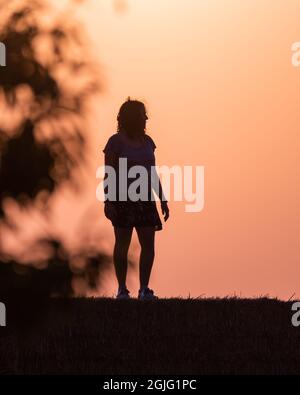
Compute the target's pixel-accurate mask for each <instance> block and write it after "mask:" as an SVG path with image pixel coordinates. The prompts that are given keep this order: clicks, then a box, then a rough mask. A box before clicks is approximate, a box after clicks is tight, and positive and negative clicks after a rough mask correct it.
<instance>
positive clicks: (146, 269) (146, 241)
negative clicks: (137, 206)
mask: <svg viewBox="0 0 300 395" xmlns="http://www.w3.org/2000/svg"><path fill="white" fill-rule="evenodd" d="M136 231H137V235H138V239H139V242H140V245H141V255H140V288H143V287H148V284H149V280H150V275H151V270H152V266H153V262H154V256H155V249H154V241H155V228H154V227H153V226H147V227H137V228H136Z"/></svg>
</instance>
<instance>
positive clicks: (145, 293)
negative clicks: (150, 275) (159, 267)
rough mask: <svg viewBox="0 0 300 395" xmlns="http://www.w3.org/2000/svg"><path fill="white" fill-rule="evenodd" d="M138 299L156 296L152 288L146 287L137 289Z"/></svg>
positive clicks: (155, 297)
mask: <svg viewBox="0 0 300 395" xmlns="http://www.w3.org/2000/svg"><path fill="white" fill-rule="evenodd" d="M138 298H139V300H156V299H158V297H157V296H156V295H154V292H153V290H152V289H150V288H148V287H146V288H143V289H140V290H139V296H138Z"/></svg>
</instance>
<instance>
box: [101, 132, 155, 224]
mask: <svg viewBox="0 0 300 395" xmlns="http://www.w3.org/2000/svg"><path fill="white" fill-rule="evenodd" d="M155 148H156V145H155V143H154V141H153V139H152V138H151V137H150V136H149V135H147V134H145V135H144V143H143V144H142V146H140V147H133V146H131V145H130V144H128V143H126V140H125V139H124V137H123V136H121V132H117V133H115V134H113V135H112V136H111V137H110V138H109V139H108V141H107V143H106V145H105V147H104V149H103V152H104V153H106V152H108V151H112V152H114V153H115V154H117V155H118V158H126V159H127V167H128V171H129V169H130V168H131V167H132V166H136V165H139V166H143V167H144V168H145V169H146V170H147V172H148V180H149V184H148V185H149V193H148V199H147V200H141V199H139V200H137V201H132V200H130V199H127V200H125V201H123V200H121V199H120V198H119V182H118V175H119V173H118V171H117V177H116V179H117V180H116V181H117V183H116V191H117V197H116V201H113V204H114V205H115V208H116V212H117V216H116V219H114V220H113V221H112V220H111V222H112V225H113V226H114V227H120V228H133V227H146V226H153V227H154V229H155V231H159V230H162V222H161V219H160V216H159V213H158V210H157V206H156V201H155V199H154V195H153V188H152V186H151V179H150V175H151V166H154V165H155V156H154V150H155ZM127 175H128V173H127ZM137 178H138V177H137ZM133 181H134V179H132V178H127V187H128V188H129V186H130V184H131V183H132V182H133ZM127 191H128V190H126V196H128V194H127Z"/></svg>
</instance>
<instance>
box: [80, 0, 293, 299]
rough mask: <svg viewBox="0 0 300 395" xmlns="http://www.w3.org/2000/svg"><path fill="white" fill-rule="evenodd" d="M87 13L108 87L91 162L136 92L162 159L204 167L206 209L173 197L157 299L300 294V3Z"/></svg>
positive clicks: (216, 3)
mask: <svg viewBox="0 0 300 395" xmlns="http://www.w3.org/2000/svg"><path fill="white" fill-rule="evenodd" d="M81 14H82V15H81V16H83V17H84V18H85V20H86V21H87V22H88V26H89V29H90V32H91V37H92V40H93V45H94V46H95V48H97V53H99V59H100V61H101V62H102V64H103V66H104V70H105V73H104V75H105V78H106V86H107V89H106V92H105V93H104V94H103V95H102V97H101V99H100V101H99V119H97V120H95V141H96V143H95V144H96V145H95V147H96V148H95V151H94V152H95V154H96V159H95V167H96V166H97V164H98V165H100V164H102V160H103V158H102V156H101V151H99V150H98V147H99V146H100V147H101V146H103V144H104V143H105V142H106V140H107V138H108V137H109V136H110V135H111V134H112V133H114V131H115V117H116V112H117V110H118V108H119V106H120V104H121V103H122V102H123V100H124V99H125V98H126V97H127V96H129V95H130V96H132V97H135V98H138V99H142V100H145V101H146V103H147V105H148V109H149V115H150V120H149V124H148V133H149V134H150V135H151V136H152V137H153V139H154V141H155V142H156V145H157V151H156V156H157V162H158V164H160V165H163V164H165V165H170V166H171V165H174V164H179V165H196V164H198V165H204V166H205V176H206V179H205V189H206V190H205V209H204V211H203V212H201V213H196V214H195V213H185V212H184V207H183V204H181V203H171V205H170V208H171V218H170V220H169V222H168V223H167V224H166V225H165V227H164V228H165V229H164V231H163V232H158V233H157V234H156V235H157V253H156V260H155V266H154V272H153V277H152V282H151V286H152V287H153V288H154V289H155V290H156V291H157V293H158V294H159V295H160V296H171V295H173V296H174V295H182V296H188V295H189V294H190V295H191V296H198V295H201V294H205V295H207V296H215V295H219V296H220V295H221V296H222V295H232V294H234V293H236V294H237V295H242V296H258V295H266V294H269V295H272V296H278V297H280V298H284V299H285V298H289V297H290V296H291V295H292V294H293V293H294V292H295V293H296V294H297V295H298V296H300V285H299V284H300V282H299V279H300V269H299V258H300V252H299V234H300V233H299V230H300V229H299V223H300V208H299V201H300V193H299V192H300V190H299V168H300V165H299V161H298V160H297V154H298V153H299V148H300V137H299V134H298V127H299V123H300V111H299V95H300V68H299V69H297V68H293V67H292V65H291V44H292V43H293V42H294V41H299V40H300V27H299V20H298V15H299V2H298V1H297V0H288V1H286V0H277V1H274V0H266V1H263V2H262V1H261V0H243V1H242V2H241V1H238V0H202V1H199V0H163V1H161V0H151V1H149V0H129V1H128V10H127V12H126V13H117V14H116V13H115V12H114V10H113V8H112V6H111V2H110V1H107V0H103V1H101V0H94V1H90V3H89V6H87V7H85V9H84V10H82V13H81ZM170 143H171V144H170ZM99 205H100V206H101V204H99ZM101 209H102V207H100V208H99V211H100V210H101ZM99 216H100V213H99ZM104 223H105V220H104ZM106 225H107V227H106V228H105V229H106V232H107V233H106V234H107V237H108V239H109V240H111V241H112V240H113V237H112V235H113V233H112V232H113V230H112V228H111V227H110V224H109V223H108V224H106ZM135 243H136V239H135ZM107 246H108V249H109V248H112V245H109V244H108V245H107ZM129 284H131V285H132V286H133V288H134V287H137V279H136V278H135V279H134V280H130V282H129Z"/></svg>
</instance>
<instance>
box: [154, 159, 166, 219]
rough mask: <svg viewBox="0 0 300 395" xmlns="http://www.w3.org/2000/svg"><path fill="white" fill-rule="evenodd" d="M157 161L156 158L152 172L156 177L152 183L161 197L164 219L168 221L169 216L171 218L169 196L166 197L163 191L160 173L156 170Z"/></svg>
mask: <svg viewBox="0 0 300 395" xmlns="http://www.w3.org/2000/svg"><path fill="white" fill-rule="evenodd" d="M155 163H156V162H155V159H154V167H153V172H152V177H154V179H151V180H152V183H151V185H152V189H153V190H154V192H155V193H156V194H157V196H158V197H159V200H160V205H161V211H162V214H163V216H164V220H165V221H167V220H168V218H169V213H170V210H169V207H168V201H167V198H166V196H165V194H164V191H163V188H162V185H161V181H160V178H159V175H158V174H157V171H156V167H155Z"/></svg>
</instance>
